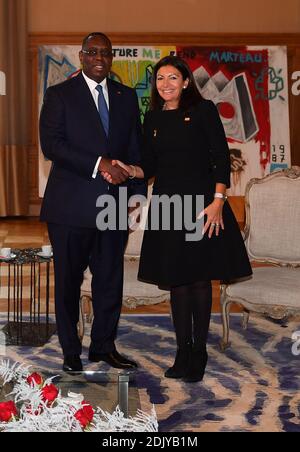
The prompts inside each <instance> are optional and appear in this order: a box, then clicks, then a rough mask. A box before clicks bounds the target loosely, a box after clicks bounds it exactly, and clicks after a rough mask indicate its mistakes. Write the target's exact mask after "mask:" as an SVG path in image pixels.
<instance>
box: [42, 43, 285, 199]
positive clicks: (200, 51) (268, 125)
mask: <svg viewBox="0 0 300 452" xmlns="http://www.w3.org/2000/svg"><path fill="white" fill-rule="evenodd" d="M79 51H80V46H66V45H60V46H41V47H39V88H38V92H39V106H40V107H41V104H42V99H43V95H44V93H45V90H46V89H47V87H48V86H51V85H53V84H56V83H60V82H62V81H64V80H65V79H67V78H68V77H72V76H74V75H76V74H77V73H78V71H79V70H80V67H79V65H80V63H79V57H78V53H79ZM113 51H114V61H113V67H112V74H111V77H112V78H114V79H115V80H118V81H120V82H121V83H124V84H126V85H128V86H131V87H133V88H135V89H136V92H137V95H138V98H139V105H140V112H141V118H142V119H143V117H144V114H145V112H146V111H147V109H148V107H149V102H150V89H151V78H152V71H153V67H154V65H155V63H156V62H157V61H158V60H159V59H160V58H162V57H164V56H166V55H169V54H177V55H179V56H181V57H182V58H184V59H185V60H186V61H187V63H188V64H189V65H190V67H191V69H192V71H193V73H194V76H195V79H196V82H197V86H198V89H199V91H200V92H201V94H202V95H203V97H204V98H206V99H211V100H212V101H213V102H214V103H215V104H216V106H217V108H218V110H219V114H220V117H221V119H222V122H223V125H224V129H225V133H226V137H227V140H228V143H229V147H230V155H231V171H232V175H231V189H230V191H229V194H230V195H233V196H243V195H244V193H245V187H246V184H247V182H248V181H249V180H250V179H251V178H253V177H258V178H261V177H263V176H265V175H267V174H269V173H271V172H273V171H277V170H280V169H283V168H287V167H289V166H290V164H291V161H290V159H291V157H290V135H289V106H288V82H287V80H288V69H287V49H286V47H279V46H263V47H261V46H255V47H254V46H244V47H238V46H234V47H212V46H210V47H203V46H201V47H200V46H196V47H195V46H193V47H188V46H152V47H151V46H147V47H145V46H136V47H131V46H129V47H126V46H120V47H114V49H113ZM49 168H50V162H45V161H44V159H43V157H42V156H41V158H40V196H43V193H44V189H45V184H46V181H47V177H48V173H49Z"/></svg>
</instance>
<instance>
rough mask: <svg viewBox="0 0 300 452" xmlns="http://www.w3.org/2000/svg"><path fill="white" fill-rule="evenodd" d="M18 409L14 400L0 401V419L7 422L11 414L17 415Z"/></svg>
mask: <svg viewBox="0 0 300 452" xmlns="http://www.w3.org/2000/svg"><path fill="white" fill-rule="evenodd" d="M17 414H18V411H17V407H16V405H15V404H14V402H3V403H0V421H1V422H9V421H10V420H11V418H12V417H13V416H17Z"/></svg>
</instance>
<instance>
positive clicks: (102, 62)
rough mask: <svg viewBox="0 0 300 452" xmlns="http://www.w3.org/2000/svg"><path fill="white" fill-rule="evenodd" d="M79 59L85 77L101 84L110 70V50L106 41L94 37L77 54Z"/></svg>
mask: <svg viewBox="0 0 300 452" xmlns="http://www.w3.org/2000/svg"><path fill="white" fill-rule="evenodd" d="M79 58H80V62H81V64H82V70H83V72H84V73H85V75H86V76H87V77H89V78H91V79H92V80H94V81H95V82H97V83H101V82H102V80H104V79H105V78H106V77H107V76H108V74H109V71H110V69H111V65H112V60H113V57H112V48H111V46H110V44H109V42H108V41H107V40H106V39H104V38H101V37H100V36H94V37H92V38H90V39H89V40H88V42H87V44H86V45H85V47H84V48H83V49H82V50H81V51H80V52H79Z"/></svg>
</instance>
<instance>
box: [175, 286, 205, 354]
mask: <svg viewBox="0 0 300 452" xmlns="http://www.w3.org/2000/svg"><path fill="white" fill-rule="evenodd" d="M211 308H212V285H211V281H198V282H196V283H193V284H188V285H185V286H176V287H172V288H171V309H172V317H173V323H174V328H175V333H176V340H177V346H178V347H179V348H182V347H185V346H187V344H190V343H193V344H194V347H195V348H197V349H198V348H199V349H200V348H203V347H205V346H206V342H207V336H208V330H209V323H210V316H211Z"/></svg>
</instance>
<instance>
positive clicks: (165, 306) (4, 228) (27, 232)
mask: <svg viewBox="0 0 300 452" xmlns="http://www.w3.org/2000/svg"><path fill="white" fill-rule="evenodd" d="M48 243H49V239H48V234H47V228H46V225H45V224H43V223H40V222H39V220H38V219H37V218H30V219H28V218H24V219H5V220H4V219H1V220H0V248H3V247H9V248H21V249H23V248H39V247H41V246H42V245H45V244H48ZM2 267H4V265H2ZM1 275H2V278H5V270H2V273H1ZM50 276H51V278H50V281H51V282H50V300H51V312H53V311H54V309H53V299H54V283H53V267H52V266H51V275H50ZM26 277H27V278H29V276H28V275H26V274H25V276H24V278H25V279H26ZM1 285H2V286H3V281H2V282H1ZM24 310H26V305H25V306H24ZM0 311H1V312H6V311H7V302H6V299H5V296H4V295H3V293H2V296H1V287H0ZM219 311H220V285H219V282H218V281H214V282H213V312H219ZM123 312H124V313H130V314H140V313H143V314H162V313H169V312H170V307H169V303H168V302H166V303H160V304H157V305H154V306H149V307H144V306H143V307H139V308H137V309H134V310H132V309H126V308H123Z"/></svg>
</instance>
